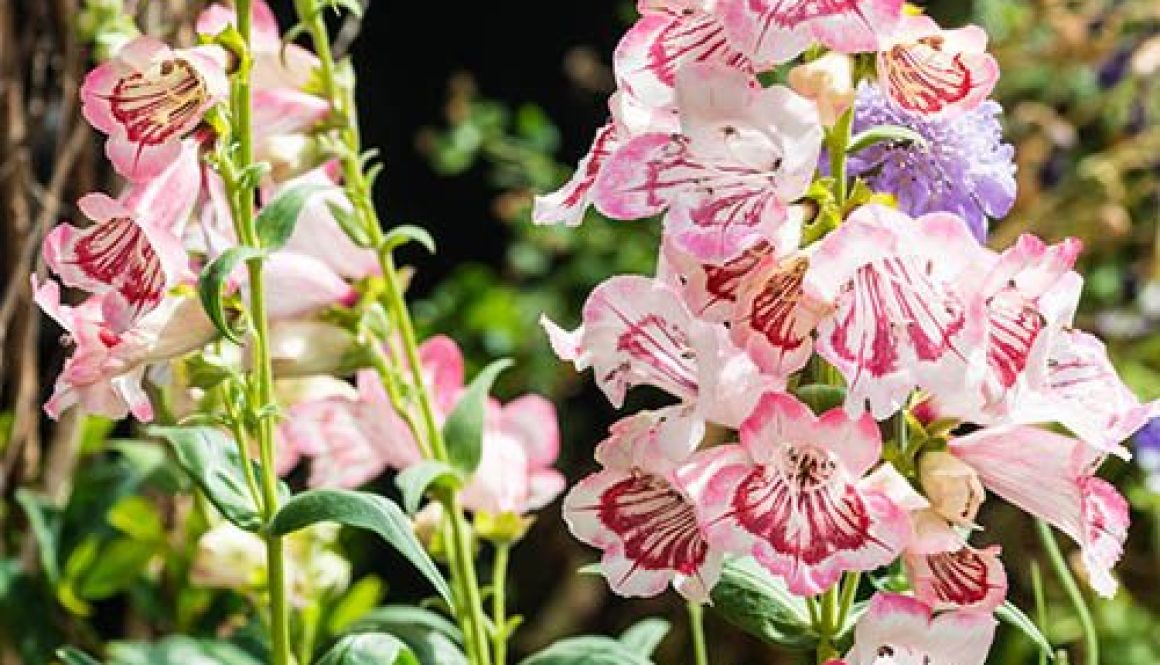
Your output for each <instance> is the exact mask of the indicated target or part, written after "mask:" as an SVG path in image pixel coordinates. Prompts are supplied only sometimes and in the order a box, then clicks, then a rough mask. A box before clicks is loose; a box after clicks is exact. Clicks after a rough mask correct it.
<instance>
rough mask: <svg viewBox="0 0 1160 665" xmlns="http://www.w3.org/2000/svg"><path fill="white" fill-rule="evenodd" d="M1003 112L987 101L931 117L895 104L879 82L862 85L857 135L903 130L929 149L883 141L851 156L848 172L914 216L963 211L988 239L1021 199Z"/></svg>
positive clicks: (856, 104)
mask: <svg viewBox="0 0 1160 665" xmlns="http://www.w3.org/2000/svg"><path fill="white" fill-rule="evenodd" d="M1002 111H1003V109H1002V107H1001V106H999V104H998V103H996V102H994V101H991V100H987V101H985V102H983V103H982V104H981V105H980V106H979V107H978V108H976V109H974V110H972V111H969V112H967V113H965V114H963V115H961V116H958V117H956V118H953V119H940V118H927V117H924V116H922V115H919V114H914V113H909V112H907V111H904V110H902V109H899V108H897V107H895V106H894V105H892V104H891V103H890V100H889V99H887V97H886V95H885V94H883V92H882V90H881V89H880V88H879V87H878V86H877V85H874V84H872V83H866V82H863V83H862V84H860V85H859V86H858V94H857V98H856V100H855V102H854V126H853V129H854V132H860V131H862V130H865V129H870V128H872V127H877V126H882V125H899V126H902V127H907V128H909V129H912V130H914V131H915V132H918V133H919V134H920V135H921V136H922V137H923V138H925V139H926V145H920V144H918V143H904V142H887V143H879V144H877V145H874V146H871V147H870V148H867V149H865V150H862V151H860V152H858V153H856V154H854V155H851V156H850V159H849V163H848V165H847V168H848V172H849V173H850V175H855V176H860V177H861V178H862V179H863V180H865V181H866V182H867V184H869V185H870V187H871V188H872V189H874V190H875V191H878V192H885V193H890V194H893V195H894V197H895V198H896V199H897V200H898V207H899V208H900V209H902V210H903V211H905V212H907V213H909V214H910V215H911V216H915V217H917V216H919V215H922V214H925V213H928V212H940V211H941V212H952V213H956V214H958V215H959V216H960V217H962V218H963V219H965V220H966V221H967V223H968V224H969V225H970V227H971V231H972V232H973V233H974V234H975V237H976V238H978V239H979V241H980V242H982V241H983V240H984V239H985V238H986V236H987V218H988V217H1001V216H1003V215H1005V214H1007V212H1008V211H1009V210H1010V209H1011V205H1012V204H1013V203H1014V202H1015V163H1014V157H1015V149H1014V148H1012V147H1011V145H1009V144H1007V143H1003V132H1002V128H1001V127H1000V126H999V119H998V116H999V114H1000V113H1002Z"/></svg>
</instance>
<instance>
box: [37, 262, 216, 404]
mask: <svg viewBox="0 0 1160 665" xmlns="http://www.w3.org/2000/svg"><path fill="white" fill-rule="evenodd" d="M32 287H33V294H34V298H35V301H36V304H37V305H38V306H39V307H40V309H41V310H43V311H44V313H45V314H47V315H48V316H50V317H52V319H53V320H54V321H56V322H57V324H58V325H60V327H61V328H64V330H65V337H64V338H63V342H62V343H63V344H64V345H65V346H66V347H72V354H71V355H70V356H69V358H68V359H67V360H65V364H64V368H63V369H62V370H61V372H60V375H59V376H58V377H57V379H56V384H55V386H54V388H53V394H52V397H51V398H49V400H48V401H47V402H46V403H45V404H44V411H45V413H47V414H48V415H49V416H50V417H52V418H58V417H60V414H61V412H62V411H64V410H65V409H67V408H69V407H70V406H73V405H77V404H79V405H80V406H81V407H82V408H84V409H85V411H87V412H88V413H93V414H97V415H102V416H107V417H109V418H113V419H118V418H124V417H125V416H126V415H127V414H129V413H132V414H133V416H134V417H135V418H137V420H140V421H141V422H149V421H150V420H152V419H153V406H152V404H151V403H150V402H149V397H148V395H146V393H145V390H144V388H142V386H141V382H142V380H143V378H144V375H145V370H146V368H147V367H148V365H150V364H151V363H157V362H161V361H164V360H168V359H170V358H175V357H178V356H181V355H184V354H186V353H188V352H190V351H192V350H194V349H197V348H199V347H201V346H203V345H205V344H206V343H208V342H210V341H211V340H213V339H214V338H215V337H216V336H217V332H216V330H215V328H214V326H213V324H212V323H211V322H210V320H209V319H208V318H207V317H206V316H205V313H204V311H203V310H202V308H201V305H200V303H198V302H197V300H196V299H195V298H191V297H169V298H166V299H165V300H164V301H163V302H162V303H161V304H160V305H158V307H157V308H155V309H154V310H153V311H151V312H150V313H149V314H147V315H145V316H144V317H142V318H141V319H140V320H139V321H137V322H136V323H135V324H134V325H133V326H132V327H131V328H128V329H126V330H120V331H118V330H114V329H113V328H112V327H111V326H110V325H109V323H108V322H107V321H106V320H105V318H104V312H105V311H106V310H107V309H108V306H107V304H106V301H107V300H108V299H110V298H115V297H117V296H116V294H114V293H113V292H106V293H103V294H99V295H94V296H92V297H90V298H89V299H88V300H85V301H84V302H83V303H81V304H79V305H76V306H70V305H64V304H62V303H61V301H60V286H59V285H58V284H57V283H56V282H54V281H51V280H48V281H46V282H44V283H43V284H39V285H38V284H37V283H36V278H35V277H33V281H32Z"/></svg>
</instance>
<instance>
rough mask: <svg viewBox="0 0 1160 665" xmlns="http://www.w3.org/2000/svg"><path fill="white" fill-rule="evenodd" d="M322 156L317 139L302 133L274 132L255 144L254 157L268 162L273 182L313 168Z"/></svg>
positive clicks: (281, 180) (283, 180) (284, 179)
mask: <svg viewBox="0 0 1160 665" xmlns="http://www.w3.org/2000/svg"><path fill="white" fill-rule="evenodd" d="M321 158H322V150H321V148H320V147H319V145H318V140H317V139H315V138H314V137H311V136H306V135H304V134H275V135H274V136H271V137H269V138H267V139H266V140H264V141H262V143H261V144H260V145H258V146H257V154H256V156H255V159H259V160H261V161H265V162H269V164H270V167H271V171H270V175H271V176H273V178H274V181H275V182H285V181H286V180H290V179H291V178H294V177H296V176H300V175H302V174H303V173H306V172H307V171H309V170H310V169H312V168H314V167H315V166H316V165H317V164H318V162H319V161H321Z"/></svg>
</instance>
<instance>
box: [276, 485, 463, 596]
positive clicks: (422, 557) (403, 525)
mask: <svg viewBox="0 0 1160 665" xmlns="http://www.w3.org/2000/svg"><path fill="white" fill-rule="evenodd" d="M317 522H338V523H339V524H345V525H346V526H350V527H354V528H356V529H367V530H368V531H373V532H375V533H377V534H378V535H379V536H380V537H382V539H383V540H385V541H387V543H388V544H390V545H391V546H392V547H394V548H395V549H396V550H397V551H398V552H399V553H400V554H402V555H403V556H405V557H406V558H407V559H408V560H409V561H410V562H411V563H412V564H414V566H415V567H416V568H418V569H419V572H421V573H423V576H424V577H426V578H427V580H428V581H430V582H431V584H432V585H433V586H434V587H435V590H436V591H438V592H439V595H440V596H442V597H443V599H444V600H445V601H447V603H448V604H449V605H453V604H454V603H452V600H451V589H450V588H449V587H448V586H447V582H446V581H445V580H444V579H443V575H442V574H440V572H439V569H438V568H437V567H436V566H435V562H434V561H432V560H431V557H430V556H428V555H427V552H426V551H425V550H424V549H423V546H422V544H420V543H419V540H418V538H416V537H415V533H414V531H412V529H411V522H410V520H408V519H407V516H406V514H404V513H403V511H402V509H401V508H399V507H398V506H397V505H395V504H394V503H393V502H392V501H390V500H388V499H386V498H384V497H381V496H377V495H375V494H370V493H368V492H355V491H351V490H337V489H318V490H311V491H309V492H304V493H302V494H299V495H297V496H295V497H293V498H291V499H290V500H289V501H287V502H286V504H285V505H283V506H282V508H281V509H279V511H278V514H277V515H275V516H274V519H273V520H272V521H271V522H270V527H269V528H270V531H271V532H272V533H275V534H278V535H284V534H287V533H291V532H293V531H297V530H299V529H301V528H303V527H307V526H310V525H311V524H315V523H317Z"/></svg>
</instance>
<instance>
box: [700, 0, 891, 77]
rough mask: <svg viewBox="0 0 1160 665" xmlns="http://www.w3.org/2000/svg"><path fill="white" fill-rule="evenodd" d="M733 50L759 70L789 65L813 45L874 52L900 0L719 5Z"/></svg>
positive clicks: (741, 0) (723, 0)
mask: <svg viewBox="0 0 1160 665" xmlns="http://www.w3.org/2000/svg"><path fill="white" fill-rule="evenodd" d="M719 4H720V7H719V9H718V12H720V13H721V15H722V16H723V17H724V23H725V31H726V34H727V35H728V36H729V39H730V40H731V41H732V42H733V44H734V45H735V46H736V47H737V48H738V49H740V50H741V52H742V53H745V54H746V55H748V56H749V57H751V58H752V59H753V60H754V61H755V62H756V64H757V65H759V66H760V67H763V68H764V67H767V66H769V65H776V64H780V63H783V62H786V61H788V60H792V59H793V58H794V57H796V56H797V55H798V54H800V53H801V52H802V51H804V50H806V48H808V47H809V45H810V44H811V43H813V42H814V41H815V40H816V41H819V42H821V43H822V44H823V45H824V46H825V47H826V48H828V49H830V50H833V51H838V52H840V53H858V52H863V51H874V50H877V48H878V42H879V39H880V38H881V37H883V36H885V35H887V34H889V33H890V32H891V31H892V30H893V29H894V26H895V25H896V24H897V23H898V20H899V17H900V16H901V15H902V4H903V3H902V0H869V1H866V0H720V3H719Z"/></svg>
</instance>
